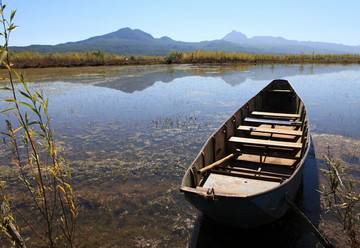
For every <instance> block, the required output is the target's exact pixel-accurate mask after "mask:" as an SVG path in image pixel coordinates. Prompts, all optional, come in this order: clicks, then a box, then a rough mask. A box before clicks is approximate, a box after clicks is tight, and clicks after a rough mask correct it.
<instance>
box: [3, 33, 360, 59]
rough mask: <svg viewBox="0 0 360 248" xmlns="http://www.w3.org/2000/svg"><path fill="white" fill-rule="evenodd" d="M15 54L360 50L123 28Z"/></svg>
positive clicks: (16, 49)
mask: <svg viewBox="0 0 360 248" xmlns="http://www.w3.org/2000/svg"><path fill="white" fill-rule="evenodd" d="M10 49H11V50H13V51H14V52H22V51H25V50H27V51H32V52H40V53H57V52H59V53H65V52H86V51H95V50H103V51H104V52H106V53H110V54H118V55H158V56H165V55H167V54H169V53H170V52H171V51H173V50H177V51H183V52H187V51H196V50H210V51H220V50H224V51H227V52H245V53H264V54H280V55H282V54H290V53H291V54H300V53H306V54H310V53H312V52H314V53H323V54H324V53H333V54H343V53H355V54H358V53H360V46H347V45H342V44H335V43H328V42H312V41H297V40H287V39H285V38H283V37H273V36H254V37H252V38H248V37H247V36H246V35H245V34H243V33H241V32H238V31H232V32H230V33H229V34H227V35H225V37H223V38H222V39H218V40H211V41H201V42H183V41H175V40H173V39H171V38H170V37H167V36H164V37H161V38H154V37H153V36H152V35H151V34H149V33H146V32H144V31H142V30H139V29H131V28H122V29H119V30H117V31H115V32H112V33H108V34H105V35H100V36H95V37H91V38H88V39H86V40H81V41H77V42H67V43H62V44H58V45H31V46H23V47H20V46H17V47H15V46H13V47H10Z"/></svg>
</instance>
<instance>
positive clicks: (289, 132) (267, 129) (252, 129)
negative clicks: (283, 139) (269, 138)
mask: <svg viewBox="0 0 360 248" xmlns="http://www.w3.org/2000/svg"><path fill="white" fill-rule="evenodd" d="M237 129H238V130H239V131H250V132H260V133H273V134H285V135H294V136H301V135H302V133H303V132H302V131H298V130H290V129H278V128H270V127H252V126H244V125H241V126H239V127H238V128H237Z"/></svg>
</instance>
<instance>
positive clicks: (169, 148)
mask: <svg viewBox="0 0 360 248" xmlns="http://www.w3.org/2000/svg"><path fill="white" fill-rule="evenodd" d="M25 72H26V75H27V78H28V80H29V81H30V83H29V86H30V88H31V89H37V90H38V89H43V90H44V93H45V95H47V96H49V97H50V107H49V108H50V109H49V112H50V113H51V115H52V127H53V128H54V129H55V132H56V136H57V140H58V145H59V148H61V149H62V148H64V149H65V150H66V157H67V159H68V161H69V162H70V163H71V164H72V166H73V170H74V172H73V174H74V182H75V185H76V188H77V189H78V190H77V194H78V196H79V199H80V204H81V213H80V216H79V221H78V236H79V237H78V241H79V247H99V246H102V247H116V246H118V247H188V246H190V247H224V246H225V247H226V246H227V245H229V246H230V244H233V243H234V242H241V243H242V244H243V245H244V247H257V246H263V245H264V243H262V242H263V240H265V239H266V243H265V245H269V244H271V245H276V246H280V247H291V246H292V247H295V246H297V247H316V245H317V242H316V240H315V239H314V238H313V237H312V235H311V234H310V233H309V232H308V231H306V230H304V229H303V228H302V226H301V225H298V221H299V220H298V219H297V217H296V216H295V215H294V214H292V213H291V212H290V213H288V214H287V215H286V216H285V217H284V218H283V219H282V220H280V221H278V222H276V223H273V224H271V225H270V226H266V227H262V228H260V229H257V230H252V231H243V230H235V231H234V230H230V229H228V228H226V227H223V226H219V225H218V224H216V223H213V222H212V221H211V220H208V219H206V218H205V217H203V216H202V215H201V214H199V212H198V211H197V210H196V209H194V208H192V207H191V206H190V205H189V204H188V203H187V202H186V201H185V199H184V197H183V196H182V195H181V194H180V193H179V185H180V181H181V177H182V175H183V173H184V171H185V170H186V168H187V167H188V166H189V164H190V163H191V162H192V160H193V159H194V158H195V156H196V154H197V153H198V151H199V150H200V149H201V147H202V145H203V144H204V142H205V141H206V139H207V137H208V136H209V135H210V134H211V133H213V132H214V131H215V130H216V128H217V127H218V126H220V125H221V124H222V123H223V122H224V121H225V120H226V119H227V118H228V116H230V115H231V114H233V113H234V112H235V111H236V110H237V109H238V108H239V107H240V106H241V105H242V104H244V103H245V102H246V101H247V100H248V99H249V98H251V97H252V96H253V95H255V94H256V93H257V92H258V91H259V90H261V89H262V88H263V87H265V86H266V85H267V84H268V83H269V82H270V81H271V80H273V79H276V78H283V79H287V80H289V82H290V83H291V84H292V85H293V87H294V89H295V90H296V91H297V92H298V94H299V95H300V96H301V97H302V99H303V100H304V102H305V103H306V105H307V109H308V114H309V119H310V127H311V133H312V139H313V147H312V150H311V154H310V156H309V159H308V161H307V164H306V168H305V175H304V186H303V190H302V192H301V193H300V195H299V199H298V204H299V206H301V208H302V209H303V211H304V212H305V213H306V214H307V215H308V216H309V217H310V219H311V220H312V221H313V222H314V223H315V224H316V225H318V226H319V228H320V229H321V230H322V231H323V232H325V233H326V234H328V235H329V236H331V235H333V230H331V228H329V227H330V226H331V222H330V221H329V223H327V222H325V224H320V215H323V213H322V211H321V208H320V198H319V195H318V193H317V192H316V190H315V189H316V188H318V187H319V184H321V183H322V180H323V179H322V177H321V175H320V173H319V168H321V167H322V165H323V163H324V161H323V155H325V154H327V153H328V147H329V148H330V151H331V155H332V156H333V158H334V160H336V161H339V162H341V163H342V164H343V165H344V166H346V167H351V168H353V169H354V172H353V176H354V177H356V178H359V177H360V168H359V164H360V159H359V154H360V153H359V150H360V114H359V113H360V93H359V92H360V67H359V66H357V65H350V66H340V65H331V66H315V65H304V66H302V65H289V66H284V65H278V66H242V67H234V66H205V65H202V66H190V65H179V66H137V67H95V68H80V69H79V68H68V69H60V68H59V69H39V70H26V71H25ZM2 84H3V83H2ZM5 93H6V92H0V99H5V98H7V97H8V96H6V94H5ZM5 107H6V106H5V104H4V103H2V105H1V106H0V110H2V109H5ZM5 118H11V117H10V116H9V115H2V116H0V122H1V123H4V119H5ZM3 128H4V125H1V131H3ZM0 155H1V159H0V166H1V169H2V171H4V172H8V173H10V171H9V166H8V165H7V164H8V161H7V160H6V159H4V158H5V157H6V155H7V152H6V151H5V148H4V146H2V147H1V150H0ZM269 230H271V231H269ZM259 232H260V233H263V235H264V239H261V240H259V238H256V237H258V234H259Z"/></svg>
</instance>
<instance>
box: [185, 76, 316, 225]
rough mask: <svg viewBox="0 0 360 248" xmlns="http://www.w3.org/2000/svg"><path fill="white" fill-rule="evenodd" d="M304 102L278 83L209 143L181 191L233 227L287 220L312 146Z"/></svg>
mask: <svg viewBox="0 0 360 248" xmlns="http://www.w3.org/2000/svg"><path fill="white" fill-rule="evenodd" d="M309 137H310V133H309V130H308V117H307V113H306V108H305V104H304V102H303V101H302V100H301V98H300V97H299V96H298V94H297V93H296V92H295V90H294V89H293V87H292V86H291V85H290V83H289V82H288V81H286V80H281V79H278V80H274V81H272V82H271V83H270V84H268V85H267V86H266V87H265V88H264V89H262V90H261V91H260V92H259V93H258V94H257V95H255V96H254V97H253V98H251V99H250V100H249V101H248V102H247V103H245V104H244V105H243V106H242V107H241V108H240V109H239V110H238V111H237V112H236V113H235V114H234V115H232V116H231V117H230V118H229V119H228V120H227V121H226V122H225V123H224V124H223V125H222V126H221V127H220V128H219V129H218V130H217V131H216V132H215V133H214V134H213V135H211V136H210V138H209V139H208V140H207V142H206V143H205V145H204V146H203V148H202V149H201V151H200V152H199V154H198V155H197V157H196V158H195V160H194V162H193V163H192V164H191V165H190V167H189V168H188V169H187V171H186V173H185V175H184V177H183V179H182V182H181V188H180V191H181V192H183V193H184V195H185V198H186V200H187V201H189V202H190V203H191V204H192V205H193V206H195V207H196V208H197V209H199V210H200V211H201V212H203V213H204V214H205V215H206V216H208V217H210V218H211V219H213V220H215V221H217V222H219V223H222V224H224V225H227V226H232V227H240V228H254V227H258V226H262V225H265V224H268V223H271V222H273V221H275V220H277V219H279V218H281V217H282V216H283V215H284V214H285V213H286V211H287V210H288V208H289V206H288V204H287V200H290V201H294V199H295V197H296V194H297V191H298V189H299V186H300V185H301V182H302V174H303V168H304V162H305V159H306V157H307V155H308V153H309V148H310V138H309Z"/></svg>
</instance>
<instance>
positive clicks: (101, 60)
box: [10, 50, 360, 68]
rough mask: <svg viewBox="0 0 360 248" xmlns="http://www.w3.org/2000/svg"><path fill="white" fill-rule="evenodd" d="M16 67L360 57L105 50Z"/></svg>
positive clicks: (31, 58) (19, 58) (35, 56)
mask: <svg viewBox="0 0 360 248" xmlns="http://www.w3.org/2000/svg"><path fill="white" fill-rule="evenodd" d="M10 53H11V57H12V63H13V65H14V67H15V68H45V67H76V66H100V65H138V64H140V65H147V64H166V63H167V64H173V63H180V64H186V63H193V64H196V63H244V64H258V63H260V64H271V63H284V64H291V63H299V64H302V63H318V64H328V63H338V64H346V63H360V55H359V54H329V53H328V54H315V53H314V52H313V53H311V54H304V53H301V54H284V55H278V54H251V53H236V52H226V51H206V50H198V51H188V52H186V53H184V52H182V51H171V52H170V53H169V54H168V55H167V56H140V55H129V56H122V55H116V54H108V53H105V52H104V51H102V50H99V51H92V52H90V51H87V52H85V53H81V52H67V53H48V54H42V53H39V52H30V51H24V52H21V53H13V52H11V51H10Z"/></svg>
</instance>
